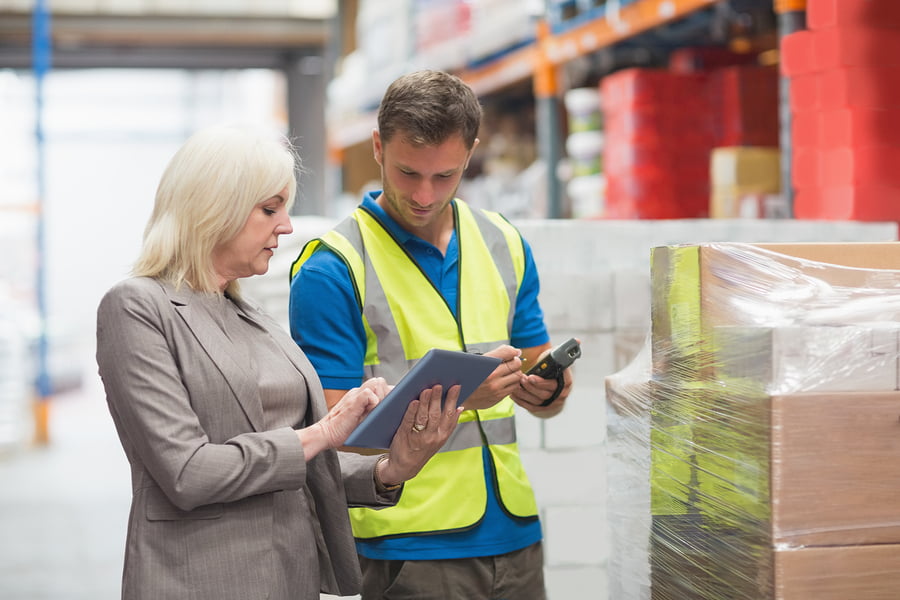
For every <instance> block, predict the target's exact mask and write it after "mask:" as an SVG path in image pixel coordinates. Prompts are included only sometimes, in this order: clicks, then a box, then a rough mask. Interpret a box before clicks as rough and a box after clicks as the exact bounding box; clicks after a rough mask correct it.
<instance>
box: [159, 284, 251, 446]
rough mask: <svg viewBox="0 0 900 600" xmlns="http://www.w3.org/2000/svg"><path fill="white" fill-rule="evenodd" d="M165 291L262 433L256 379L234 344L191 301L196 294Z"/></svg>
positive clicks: (184, 290) (167, 288) (171, 290)
mask: <svg viewBox="0 0 900 600" xmlns="http://www.w3.org/2000/svg"><path fill="white" fill-rule="evenodd" d="M166 292H167V293H168V295H169V299H170V300H171V302H172V304H173V305H174V306H175V310H176V311H177V312H178V314H179V315H181V318H182V319H184V322H185V324H186V325H187V326H188V328H189V329H190V330H191V332H192V333H193V334H194V337H196V338H197V341H198V342H199V343H200V345H201V346H202V347H203V349H204V350H205V351H206V353H207V354H208V355H209V357H210V359H212V361H213V362H214V363H215V364H216V366H217V367H218V368H219V371H221V373H222V376H223V377H224V378H225V380H226V381H227V382H228V385H229V386H230V387H231V391H232V392H234V395H235V397H236V398H237V401H238V403H239V404H240V406H241V409H242V410H243V411H244V414H245V415H246V416H247V420H248V421H250V424H251V425H252V426H253V429H254V430H256V431H263V430H264V429H265V424H264V420H263V410H262V402H261V400H260V397H259V387H258V386H257V384H256V381H255V378H254V377H252V376H251V375H250V373H249V372H248V371H247V368H246V366H245V365H243V364H241V361H240V360H238V357H237V356H236V355H235V348H234V344H233V343H232V342H231V340H229V339H228V337H227V336H226V335H225V333H224V332H223V331H222V330H221V328H220V327H219V326H218V325H217V324H216V322H215V321H214V320H213V319H212V318H211V317H210V316H209V314H208V313H207V312H206V310H205V309H204V308H203V307H201V306H199V305H198V303H196V302H191V300H192V299H193V298H194V296H195V293H194V292H193V291H191V290H188V289H182V290H179V291H175V290H174V289H173V288H171V287H169V286H166Z"/></svg>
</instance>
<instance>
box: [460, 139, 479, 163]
mask: <svg viewBox="0 0 900 600" xmlns="http://www.w3.org/2000/svg"><path fill="white" fill-rule="evenodd" d="M480 141H481V140H479V139H478V138H475V142H474V143H473V144H472V147H471V148H469V154H468V156H466V166H465V167H463V168H464V169H468V168H469V161H470V160H471V159H472V155H473V154H475V148H477V147H478V142H480Z"/></svg>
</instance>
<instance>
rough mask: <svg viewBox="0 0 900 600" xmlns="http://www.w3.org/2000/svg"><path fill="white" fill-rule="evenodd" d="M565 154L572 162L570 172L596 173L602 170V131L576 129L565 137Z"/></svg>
mask: <svg viewBox="0 0 900 600" xmlns="http://www.w3.org/2000/svg"><path fill="white" fill-rule="evenodd" d="M566 154H568V156H569V159H570V161H571V163H572V173H573V175H574V176H576V177H578V176H581V175H597V174H599V173H601V172H602V171H603V132H602V131H578V132H576V133H570V134H569V136H568V137H567V138H566Z"/></svg>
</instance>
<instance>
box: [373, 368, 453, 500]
mask: <svg viewBox="0 0 900 600" xmlns="http://www.w3.org/2000/svg"><path fill="white" fill-rule="evenodd" d="M459 390H460V387H459V386H458V385H454V386H452V387H451V388H450V389H449V390H448V391H447V398H446V400H445V401H444V405H445V407H444V408H443V410H442V409H441V395H442V389H441V386H439V385H436V386H434V387H433V388H430V389H427V390H425V391H423V392H422V393H421V394H419V399H418V400H413V401H412V402H410V403H409V407H408V408H407V409H406V414H405V415H404V416H403V421H401V422H400V427H399V428H398V429H397V433H395V434H394V439H393V440H391V448H390V452H389V453H388V454H387V458H386V459H385V460H382V461H380V462H379V463H378V465H377V469H378V472H377V473H376V477H377V480H378V481H380V482H381V483H382V484H383V485H385V486H393V485H397V484H399V483H403V482H404V481H406V480H408V479H412V478H413V477H415V475H416V474H417V473H418V472H419V471H420V470H422V467H424V466H425V463H427V462H428V460H429V459H430V458H431V457H432V456H434V455H435V453H436V452H437V451H438V450H440V449H441V448H442V447H443V445H444V444H445V443H446V442H447V439H448V438H449V437H450V434H452V433H453V431H454V430H455V429H456V424H457V422H458V421H459V415H460V413H462V411H463V409H462V407H459V408H457V407H456V404H457V402H458V401H459Z"/></svg>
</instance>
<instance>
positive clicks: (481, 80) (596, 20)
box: [327, 0, 721, 217]
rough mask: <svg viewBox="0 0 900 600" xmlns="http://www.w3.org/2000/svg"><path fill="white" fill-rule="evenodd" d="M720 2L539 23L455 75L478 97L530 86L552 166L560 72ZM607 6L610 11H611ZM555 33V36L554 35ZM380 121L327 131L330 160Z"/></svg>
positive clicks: (553, 213)
mask: <svg viewBox="0 0 900 600" xmlns="http://www.w3.org/2000/svg"><path fill="white" fill-rule="evenodd" d="M720 1H721V0H634V1H632V2H631V3H628V4H621V5H620V4H616V5H615V6H616V9H615V10H613V11H611V10H606V11H602V15H601V14H600V11H598V16H596V17H593V18H590V19H588V20H586V21H583V22H581V21H579V22H577V23H574V24H573V25H572V26H571V27H567V28H565V29H563V30H559V28H551V25H550V23H549V22H548V21H547V20H546V19H542V20H540V21H538V24H537V35H536V37H535V39H534V41H533V42H531V43H527V44H525V45H522V46H520V47H518V48H515V49H513V50H511V51H509V52H508V53H506V54H504V55H502V56H499V57H497V58H495V59H494V60H491V61H486V62H484V63H482V64H479V65H477V66H461V67H460V68H459V69H458V70H457V71H456V74H457V75H459V76H460V77H461V78H462V79H463V80H464V81H466V83H468V84H469V85H471V86H472V88H473V89H474V90H475V92H476V93H477V94H478V95H479V96H486V95H489V94H494V93H499V92H501V91H502V90H503V89H504V88H507V87H509V86H511V85H514V84H517V83H521V82H523V81H527V80H529V79H530V80H531V82H532V87H533V92H534V98H535V102H536V111H537V113H536V114H537V119H536V120H537V132H536V133H537V140H538V147H539V154H540V156H541V158H542V159H543V160H544V161H545V162H546V164H548V165H554V164H556V163H557V162H558V160H559V159H560V158H561V142H560V140H561V139H562V135H561V132H560V131H559V126H558V114H559V102H560V100H559V96H560V92H561V91H562V90H561V84H560V79H561V78H560V69H561V68H562V67H564V66H565V65H566V64H567V63H569V62H571V61H573V60H575V59H577V58H579V57H583V56H586V55H589V54H591V53H593V52H596V51H598V50H601V49H603V48H606V47H609V46H612V45H614V44H616V43H619V42H622V41H625V40H628V39H630V38H633V37H635V36H638V35H640V34H642V33H645V32H648V31H650V30H653V29H655V28H657V27H661V26H664V25H666V24H669V23H672V22H675V21H678V20H679V19H682V18H684V17H687V16H689V15H691V14H694V13H697V12H698V11H701V10H704V9H708V8H711V7H713V6H714V5H716V4H718V3H719V2H720ZM608 8H609V6H607V9H608ZM554 29H556V31H554ZM375 124H376V119H375V113H374V112H367V113H363V114H360V115H358V116H356V117H355V118H353V119H350V120H347V121H345V122H342V123H340V124H338V125H334V124H331V125H330V126H329V127H328V130H327V141H328V148H329V153H328V154H329V158H330V160H331V162H333V163H335V164H338V165H340V164H341V163H342V161H343V160H344V157H345V151H346V150H347V149H348V148H351V147H353V146H355V145H357V144H360V143H364V142H367V141H368V140H369V139H370V138H371V132H372V129H373V128H374V127H375ZM547 198H548V213H549V214H548V215H547V216H548V217H560V216H562V206H561V191H560V189H559V182H558V179H557V178H556V177H549V178H548V190H547Z"/></svg>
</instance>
